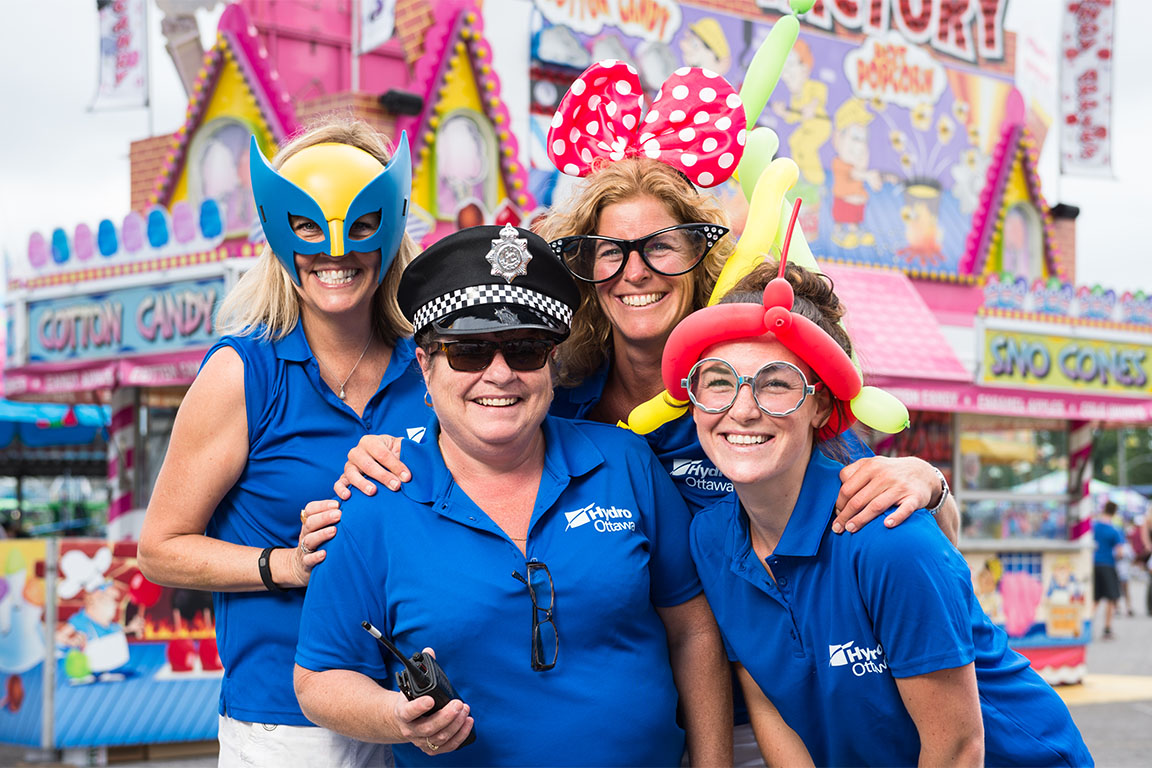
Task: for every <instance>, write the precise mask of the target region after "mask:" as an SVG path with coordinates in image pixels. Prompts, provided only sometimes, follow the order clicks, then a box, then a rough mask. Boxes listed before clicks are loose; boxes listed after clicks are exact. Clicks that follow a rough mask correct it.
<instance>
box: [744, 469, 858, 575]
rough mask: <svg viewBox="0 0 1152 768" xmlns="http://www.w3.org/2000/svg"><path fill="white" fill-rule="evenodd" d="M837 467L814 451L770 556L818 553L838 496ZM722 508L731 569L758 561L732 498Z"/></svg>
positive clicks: (838, 477)
mask: <svg viewBox="0 0 1152 768" xmlns="http://www.w3.org/2000/svg"><path fill="white" fill-rule="evenodd" d="M841 469H843V467H841V465H839V464H837V463H836V462H834V461H832V459H829V458H828V457H826V456H825V455H824V454H823V453H821V452H820V451H819V450H818V449H817V450H813V451H812V459H811V460H810V461H809V462H808V469H807V470H806V471H805V472H804V481H803V483H802V485H801V487H800V496H799V497H798V498H797V499H796V506H795V507H794V508H793V512H792V516H791V517H790V518H788V524H787V525H786V526H784V534H783V535H782V536H781V537H780V543H779V544H777V545H776V549H775V550H773V552H772V554H774V555H782V556H790V557H812V556H814V555H815V554H816V552H817V550H819V549H820V542H821V541H822V540H823V538H824V532H825V531H826V530H827V529H828V525H829V523H831V522H832V510H833V508H834V507H835V505H836V497H837V496H839V495H840V470H841ZM721 503H722V504H725V505H728V506H729V508H730V514H731V517H730V518H729V519H730V521H731V525H730V527H729V535H728V542H727V547H728V556H729V558H730V560H731V562H732V563H733V565H734V566H736V565H738V564H739V563H742V562H745V561H746V560H747V559H748V558H751V559H753V560H755V559H758V558H757V557H756V554H755V553H754V552H753V551H752V538H751V535H750V533H749V529H748V514H747V513H746V512H745V511H744V507H743V505H742V504H740V502H739V499H738V498H737V496H736V494H732V496H731V499H730V500H729V499H726V500H724V501H723V502H721Z"/></svg>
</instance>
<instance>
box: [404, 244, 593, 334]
mask: <svg viewBox="0 0 1152 768" xmlns="http://www.w3.org/2000/svg"><path fill="white" fill-rule="evenodd" d="M396 298H397V300H398V302H399V304H400V310H401V311H402V312H403V313H404V316H405V317H406V318H408V320H409V322H411V323H412V325H413V327H414V328H415V329H416V332H417V333H419V332H420V331H422V330H424V329H425V328H427V327H428V326H432V327H433V328H434V329H435V330H436V332H437V333H440V334H444V335H447V336H452V335H456V336H459V335H462V334H469V333H492V332H494V331H511V330H517V329H521V328H529V329H538V330H543V331H548V332H549V333H552V334H555V335H557V336H559V337H561V338H563V337H566V336H567V335H568V330H569V327H570V325H571V323H572V313H573V311H575V309H576V306H577V305H578V304H579V302H580V292H579V289H578V288H577V287H576V283H575V281H574V280H573V279H572V276H571V275H570V274H569V273H568V270H567V269H566V268H565V267H564V265H563V264H561V263H560V260H559V259H557V258H556V256H555V254H553V253H552V249H551V248H550V247H549V246H548V243H547V242H546V241H545V240H544V239H543V238H542V237H540V236H539V235H537V234H535V233H534V232H530V231H528V230H526V229H518V228H516V227H513V226H512V225H511V224H506V225H504V227H499V226H496V225H485V226H480V227H468V228H467V229H461V230H460V231H458V232H453V233H452V234H450V235H448V236H447V237H445V238H443V239H441V240H439V241H437V242H436V243H435V244H433V245H432V246H431V247H429V248H428V249H427V250H425V251H424V252H423V253H422V254H420V255H419V256H417V257H416V258H415V259H413V260H412V263H411V264H409V265H408V267H407V269H405V270H404V274H403V276H402V277H401V278H400V288H399V290H398V291H397V296H396Z"/></svg>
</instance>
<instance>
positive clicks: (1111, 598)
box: [1092, 501, 1124, 640]
mask: <svg viewBox="0 0 1152 768" xmlns="http://www.w3.org/2000/svg"><path fill="white" fill-rule="evenodd" d="M1092 536H1093V538H1094V539H1096V552H1095V554H1094V555H1093V560H1092V591H1093V596H1094V598H1095V600H1096V603H1095V608H1094V612H1093V616H1095V614H1096V613H1098V612H1099V610H1100V603H1101V602H1103V603H1104V631H1103V632H1102V633H1101V634H1100V637H1102V638H1103V639H1105V640H1111V639H1112V637H1113V635H1112V615H1113V614H1114V613H1115V612H1116V604H1117V602H1119V600H1120V575H1119V574H1118V573H1117V571H1116V558H1117V556H1118V555H1119V554H1120V549H1121V545H1123V543H1124V534H1122V533H1121V532H1120V529H1119V528H1117V527H1116V502H1114V501H1106V502H1104V509H1103V510H1102V511H1101V513H1100V519H1099V520H1097V521H1096V522H1094V523H1093V524H1092Z"/></svg>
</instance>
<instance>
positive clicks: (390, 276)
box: [139, 121, 424, 768]
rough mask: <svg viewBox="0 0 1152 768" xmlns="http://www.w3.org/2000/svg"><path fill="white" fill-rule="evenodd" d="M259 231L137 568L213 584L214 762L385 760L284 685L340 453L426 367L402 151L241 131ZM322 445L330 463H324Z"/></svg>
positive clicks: (377, 141)
mask: <svg viewBox="0 0 1152 768" xmlns="http://www.w3.org/2000/svg"><path fill="white" fill-rule="evenodd" d="M250 153H251V154H250V167H251V176H252V189H253V196H254V198H255V201H256V205H257V210H258V211H259V215H260V219H261V224H262V226H263V229H264V234H265V236H266V238H267V241H268V244H269V247H267V248H265V250H264V253H263V254H262V255H261V257H260V258H259V260H258V261H257V263H256V264H255V265H254V266H253V267H252V268H251V269H250V270H249V271H248V273H247V274H245V275H244V277H243V278H241V280H240V282H239V284H238V285H237V287H236V288H235V289H234V290H233V291H232V293H231V294H230V295H229V296H228V297H227V298H226V299H225V301H224V303H223V306H222V307H221V310H220V317H219V318H218V324H219V325H220V327H221V330H222V331H223V333H225V334H226V335H225V336H224V337H223V338H222V339H221V340H220V341H219V342H218V343H217V344H216V345H215V346H214V347H213V348H212V349H211V350H210V351H209V352H208V354H207V357H206V359H205V362H204V364H203V367H202V368H201V370H200V373H199V375H198V376H197V378H196V380H195V382H193V384H192V386H191V388H190V389H189V390H188V394H187V395H186V396H185V398H184V402H183V403H182V405H181V407H180V411H179V413H178V414H177V417H176V422H175V425H174V426H173V430H172V438H171V442H170V443H169V446H168V452H167V455H166V456H165V459H164V464H163V466H162V467H161V470H160V474H159V477H158V478H157V481H156V486H155V490H154V491H153V494H152V498H151V502H150V504H149V507H148V512H147V517H146V520H145V523H144V529H143V531H142V533H141V537H140V550H139V559H140V567H141V569H142V570H143V572H144V574H145V575H146V576H147V577H148V578H149V579H151V580H153V581H155V582H157V583H160V584H166V585H170V586H179V587H188V588H196V589H203V590H211V591H213V592H214V593H215V598H214V599H215V608H216V632H217V637H218V647H219V651H220V658H221V661H222V662H223V665H224V670H225V672H224V678H223V681H222V683H221V691H220V715H221V717H220V731H219V733H220V747H221V749H220V763H221V765H224V766H232V765H249V766H251V765H260V766H277V768H280V767H281V766H313V765H332V766H341V765H369V764H385V763H386V762H387V761H388V757H389V756H388V750H387V748H383V747H380V746H379V745H375V744H366V743H361V742H357V741H354V740H352V739H348V738H347V737H345V736H342V735H340V734H336V733H333V732H331V731H328V730H327V729H324V728H317V727H315V726H314V725H313V723H312V722H311V721H309V720H308V719H307V718H306V717H305V716H304V713H303V712H301V710H300V707H299V705H298V704H297V702H296V697H295V694H294V692H293V690H292V657H293V653H294V650H295V647H296V638H297V630H298V627H299V621H300V611H301V608H302V606H303V603H304V590H303V589H302V587H304V586H305V585H306V584H307V583H308V579H309V574H310V571H311V569H312V567H313V566H315V565H316V564H318V563H320V562H321V561H322V560H323V559H324V557H325V554H324V552H323V551H322V550H320V546H321V544H323V543H324V541H325V540H327V539H329V538H330V537H331V536H333V535H334V534H335V531H336V529H335V527H333V523H335V522H336V520H338V519H339V512H338V511H336V510H335V505H334V504H327V503H324V502H317V503H312V504H309V505H308V507H307V513H309V514H306V512H305V511H304V510H301V509H300V506H301V504H302V500H307V499H323V498H326V497H327V496H328V495H329V491H328V489H329V488H330V487H331V482H332V476H333V475H334V473H335V472H336V471H338V467H339V463H338V460H339V458H340V457H342V456H343V455H344V453H345V452H346V451H347V450H348V446H349V445H352V444H354V443H355V442H356V440H357V439H359V438H360V437H361V436H363V435H364V434H366V433H367V432H368V431H370V430H371V431H378V430H380V429H382V428H383V429H387V430H390V431H395V432H399V433H400V434H404V433H405V430H406V429H408V428H409V427H412V426H415V425H416V424H417V423H418V420H419V419H420V418H421V414H420V412H421V411H422V410H423V406H421V405H420V402H421V400H422V398H423V394H424V384H423V381H422V380H421V379H420V376H419V373H418V371H417V370H416V367H415V366H414V365H412V362H413V360H414V352H415V349H414V347H413V345H412V343H411V341H409V340H407V339H405V338H403V337H404V336H406V335H407V333H408V332H409V326H408V324H407V322H406V321H405V320H404V318H403V315H401V313H400V310H399V307H397V306H396V304H395V298H394V296H395V290H396V285H397V283H398V282H399V275H400V272H401V270H402V269H403V267H404V265H405V264H407V263H408V262H409V261H411V259H412V256H413V255H414V253H415V247H414V246H413V244H412V242H411V241H410V240H408V238H407V237H406V236H405V235H404V224H405V218H406V214H407V209H408V198H409V197H410V195H411V159H410V156H409V152H408V146H407V142H406V140H405V139H404V137H403V136H402V137H401V140H400V144H399V146H398V147H397V148H396V152H395V155H394V156H393V153H392V151H391V148H390V147H389V146H388V144H387V142H386V140H385V139H384V137H383V136H381V135H380V134H378V133H377V132H376V131H375V130H374V129H372V128H371V127H369V126H368V125H366V124H364V123H352V122H347V121H332V122H329V123H327V124H325V125H321V126H319V127H317V128H315V129H313V130H310V131H308V132H306V133H304V134H303V135H301V136H299V137H297V138H296V139H294V140H293V141H291V142H290V143H288V144H287V145H286V146H284V147H283V149H282V150H281V151H280V153H279V155H277V157H276V159H275V161H274V163H271V164H270V163H268V162H267V161H266V160H265V159H264V157H263V155H262V154H261V151H260V149H259V148H258V147H257V146H256V142H255V140H253V142H252V148H251V150H250ZM334 461H337V463H335V464H334V463H333V462H334Z"/></svg>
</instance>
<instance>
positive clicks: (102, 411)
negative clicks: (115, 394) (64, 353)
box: [0, 400, 111, 448]
mask: <svg viewBox="0 0 1152 768" xmlns="http://www.w3.org/2000/svg"><path fill="white" fill-rule="evenodd" d="M69 409H71V411H72V415H71V416H69V415H68V412H69ZM110 418H111V409H109V408H108V407H107V406H103V405H73V406H68V405H60V404H58V403H16V402H12V401H11V400H0V448H7V447H8V446H9V445H11V444H12V441H13V440H14V439H16V438H19V439H20V442H21V443H23V444H24V445H26V446H30V447H34V448H43V447H49V446H57V445H87V444H88V443H91V442H92V441H93V440H95V439H96V435H98V434H99V433H100V432H101V430H103V429H106V428H107V426H108V422H109V419H110Z"/></svg>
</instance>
